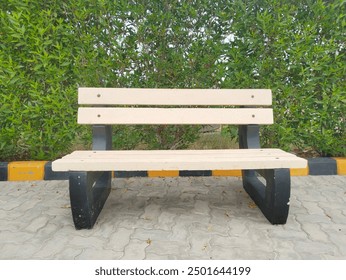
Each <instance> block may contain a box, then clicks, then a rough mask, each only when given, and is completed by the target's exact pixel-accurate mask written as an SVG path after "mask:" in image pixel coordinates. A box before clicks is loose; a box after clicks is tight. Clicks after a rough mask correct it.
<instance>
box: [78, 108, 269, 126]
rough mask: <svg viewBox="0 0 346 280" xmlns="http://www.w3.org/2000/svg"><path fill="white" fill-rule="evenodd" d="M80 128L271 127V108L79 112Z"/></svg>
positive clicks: (101, 109) (85, 110) (87, 110)
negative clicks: (108, 125) (82, 125)
mask: <svg viewBox="0 0 346 280" xmlns="http://www.w3.org/2000/svg"><path fill="white" fill-rule="evenodd" d="M78 123H80V124H272V123H273V110H272V109H270V108H240V109H230V108H99V107H95V108H79V110H78Z"/></svg>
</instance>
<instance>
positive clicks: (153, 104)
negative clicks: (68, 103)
mask: <svg viewBox="0 0 346 280" xmlns="http://www.w3.org/2000/svg"><path fill="white" fill-rule="evenodd" d="M78 103H79V104H81V105H91V107H80V108H79V109H78V123H80V124H272V123H273V110H272V109H271V108H262V107H263V106H270V105H271V104H272V95H271V90H269V89H128V88H79V89H78ZM111 105H118V107H110V106H111ZM160 106H166V107H163V108H162V107H161V108H160ZM167 106H168V107H167ZM181 106H186V107H185V108H182V107H181ZM207 106H211V107H212V108H210V107H209V108H207ZM230 106H232V107H230ZM234 106H241V108H233V107H234ZM259 106H260V107H259Z"/></svg>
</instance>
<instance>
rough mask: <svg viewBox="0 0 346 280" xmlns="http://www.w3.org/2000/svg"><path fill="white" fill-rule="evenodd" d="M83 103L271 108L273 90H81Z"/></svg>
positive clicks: (80, 101)
mask: <svg viewBox="0 0 346 280" xmlns="http://www.w3.org/2000/svg"><path fill="white" fill-rule="evenodd" d="M78 102H79V104H95V105H107V104H108V105H199V106H207V105H225V106H226V105H246V106H255V105H271V104H272V93H271V90H270V89H144V88H140V89H139V88H79V89H78Z"/></svg>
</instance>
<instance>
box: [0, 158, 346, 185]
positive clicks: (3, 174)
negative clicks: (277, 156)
mask: <svg viewBox="0 0 346 280" xmlns="http://www.w3.org/2000/svg"><path fill="white" fill-rule="evenodd" d="M290 171H291V176H307V175H346V157H342V158H326V157H325V158H310V159H308V166H307V167H306V168H297V169H295V168H293V169H291V170H290ZM68 176H69V175H68V172H54V171H52V162H50V161H14V162H0V181H34V180H67V179H68ZM113 176H114V177H115V178H129V177H188V176H241V170H200V171H198V170H197V171H196V170H194V171H189V170H180V171H179V170H170V171H159V170H158V171H114V172H113Z"/></svg>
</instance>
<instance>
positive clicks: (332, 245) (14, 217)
mask: <svg viewBox="0 0 346 280" xmlns="http://www.w3.org/2000/svg"><path fill="white" fill-rule="evenodd" d="M112 184H113V187H112V192H111V194H110V196H109V198H108V200H107V202H106V205H105V207H104V209H103V211H102V212H101V214H100V216H99V218H98V222H97V224H96V225H95V227H94V228H93V229H92V230H80V231H76V230H75V229H74V226H73V223H72V217H71V213H70V211H71V209H70V205H69V197H68V182H67V181H32V182H0V224H1V231H0V259H127V260H130V259H154V260H155V259H254V260H256V259H265V260H266V259H298V260H299V259H332V260H333V259H346V176H306V177H292V196H291V208H290V215H289V219H288V222H287V224H286V225H277V226H273V225H271V224H269V223H268V222H267V220H266V219H265V218H264V216H263V215H262V214H261V212H260V210H259V209H258V208H257V207H256V205H254V203H253V202H252V201H251V199H250V198H249V197H248V195H247V194H246V193H245V192H244V191H243V189H242V183H241V179H240V178H237V177H173V178H164V179H162V178H128V179H114V180H113V183H112Z"/></svg>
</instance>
